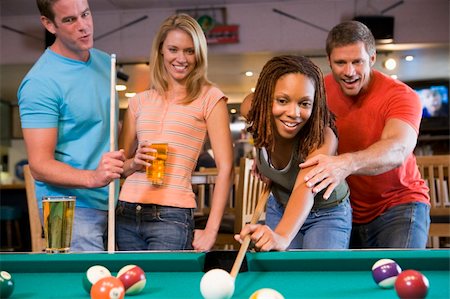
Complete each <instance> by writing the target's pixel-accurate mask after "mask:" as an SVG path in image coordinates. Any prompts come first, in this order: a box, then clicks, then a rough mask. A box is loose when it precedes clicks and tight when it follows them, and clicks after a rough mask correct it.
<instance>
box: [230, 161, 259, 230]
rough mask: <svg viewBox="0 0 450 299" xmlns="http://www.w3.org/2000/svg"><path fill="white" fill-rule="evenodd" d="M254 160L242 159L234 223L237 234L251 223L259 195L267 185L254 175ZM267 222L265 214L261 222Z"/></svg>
mask: <svg viewBox="0 0 450 299" xmlns="http://www.w3.org/2000/svg"><path fill="white" fill-rule="evenodd" d="M253 163H254V160H253V159H249V158H242V159H241V160H240V167H239V182H238V191H237V196H236V203H235V204H236V215H239V216H240V217H236V221H235V223H234V231H235V233H239V232H240V231H241V230H242V227H243V226H244V225H245V224H247V223H250V221H251V219H252V215H253V212H254V211H255V208H256V204H257V203H258V199H259V195H260V194H261V192H262V190H263V188H264V185H265V183H264V182H263V181H261V180H260V179H258V178H257V177H255V176H253V175H252V167H253ZM264 220H265V213H263V214H262V215H261V218H260V221H264Z"/></svg>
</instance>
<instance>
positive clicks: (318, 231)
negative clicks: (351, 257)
mask: <svg viewBox="0 0 450 299" xmlns="http://www.w3.org/2000/svg"><path fill="white" fill-rule="evenodd" d="M284 210H285V208H284V206H283V205H282V204H280V203H279V202H278V201H277V200H276V199H275V197H274V196H273V195H272V194H271V195H270V197H269V200H268V202H267V211H266V224H267V225H268V226H269V227H270V228H271V229H272V230H273V229H275V227H276V226H277V225H278V223H279V222H280V220H281V217H282V216H283V213H284ZM351 229H352V209H351V207H350V201H349V199H348V198H346V199H345V200H344V201H342V202H341V203H340V204H338V205H337V206H335V207H331V208H324V209H318V210H311V212H310V213H309V215H308V218H307V219H306V221H305V223H304V224H303V226H302V227H301V228H300V231H299V232H298V233H297V235H296V236H295V238H294V239H293V240H292V242H291V244H290V245H289V247H288V249H347V248H348V246H349V242H350V233H351Z"/></svg>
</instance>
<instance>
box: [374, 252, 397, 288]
mask: <svg viewBox="0 0 450 299" xmlns="http://www.w3.org/2000/svg"><path fill="white" fill-rule="evenodd" d="M401 272H402V269H401V268H400V266H399V265H398V264H397V263H396V262H395V261H393V260H390V259H381V260H378V261H377V262H376V263H375V264H373V266H372V277H373V280H375V283H376V284H377V285H378V286H379V287H380V288H383V289H388V288H393V287H394V284H395V280H396V279H397V276H398V275H399V274H400V273H401Z"/></svg>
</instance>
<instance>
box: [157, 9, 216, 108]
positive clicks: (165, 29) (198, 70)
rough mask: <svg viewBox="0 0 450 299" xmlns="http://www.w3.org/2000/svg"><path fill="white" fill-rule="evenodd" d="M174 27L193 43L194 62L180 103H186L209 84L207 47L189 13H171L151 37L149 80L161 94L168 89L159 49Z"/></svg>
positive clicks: (201, 32) (199, 29)
mask: <svg viewBox="0 0 450 299" xmlns="http://www.w3.org/2000/svg"><path fill="white" fill-rule="evenodd" d="M176 29H179V30H183V31H184V32H186V33H187V34H188V35H189V36H190V37H191V38H192V41H193V43H194V51H195V62H196V63H195V67H194V69H193V70H192V71H191V73H190V74H189V75H188V77H187V79H186V97H185V98H184V100H183V101H182V103H184V104H188V103H190V102H192V101H193V100H195V99H196V98H197V97H198V96H199V95H200V93H201V90H202V87H203V86H204V85H211V82H210V81H209V80H208V78H207V75H206V72H207V68H208V49H207V45H206V38H205V34H204V33H203V31H202V28H201V27H200V25H199V24H198V23H197V21H196V20H195V19H194V18H192V17H190V16H189V15H186V14H177V15H173V16H170V17H168V18H167V19H166V20H165V21H164V22H163V23H162V24H161V26H160V28H159V30H158V33H157V34H156V36H155V38H154V39H153V44H152V49H151V53H150V82H151V84H152V87H153V88H154V89H156V90H157V91H158V92H159V93H161V94H163V93H164V92H166V91H168V89H169V85H168V79H169V78H168V74H167V70H166V68H165V67H164V59H163V56H162V55H161V49H162V45H163V43H164V40H165V39H166V38H167V35H168V33H169V32H170V31H172V30H176Z"/></svg>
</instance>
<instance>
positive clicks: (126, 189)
mask: <svg viewBox="0 0 450 299" xmlns="http://www.w3.org/2000/svg"><path fill="white" fill-rule="evenodd" d="M221 99H224V100H225V101H226V100H227V98H226V97H225V96H224V94H223V93H222V91H220V90H219V89H218V88H217V87H214V86H206V87H204V88H203V90H202V93H201V95H200V96H199V97H198V98H197V99H195V100H194V101H192V102H191V103H189V104H187V105H183V104H177V103H175V102H171V101H170V100H164V99H163V97H162V96H161V95H160V94H158V93H157V92H156V91H155V90H154V89H151V90H147V91H144V92H141V93H139V94H137V95H136V96H135V97H133V98H131V99H130V100H129V106H128V110H129V116H130V120H131V121H135V122H136V134H137V139H138V142H139V143H140V142H142V141H144V140H147V141H150V142H152V143H158V142H167V143H168V144H169V148H168V156H167V161H166V169H165V174H164V176H165V177H164V184H163V185H162V186H153V185H152V184H151V182H150V181H149V180H148V179H147V177H146V175H145V170H144V171H139V172H135V173H133V174H132V175H130V176H128V177H127V178H126V180H125V182H124V184H123V186H122V189H121V192H120V195H119V198H120V200H122V201H126V202H134V203H146V204H158V205H164V206H173V207H180V208H195V207H196V201H195V195H194V193H193V192H192V185H191V175H192V172H193V170H194V168H195V165H196V163H197V159H198V156H199V154H200V151H201V148H202V146H203V143H204V140H205V136H206V132H207V130H206V119H207V118H208V117H209V115H210V113H211V111H212V110H213V109H214V107H215V105H216V104H217V103H218V102H219V101H220V100H221Z"/></svg>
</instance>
